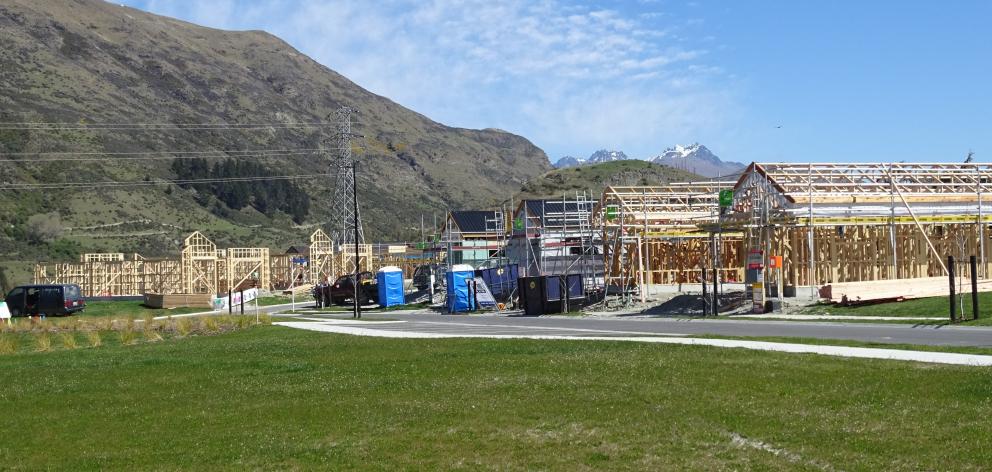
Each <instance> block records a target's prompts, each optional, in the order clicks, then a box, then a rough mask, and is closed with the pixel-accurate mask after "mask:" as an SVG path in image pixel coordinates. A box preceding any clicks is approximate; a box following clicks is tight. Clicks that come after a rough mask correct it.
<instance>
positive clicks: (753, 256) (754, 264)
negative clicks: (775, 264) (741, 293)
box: [747, 249, 765, 269]
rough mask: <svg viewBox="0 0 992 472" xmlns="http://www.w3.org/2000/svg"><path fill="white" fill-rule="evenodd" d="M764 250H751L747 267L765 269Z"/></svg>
mask: <svg viewBox="0 0 992 472" xmlns="http://www.w3.org/2000/svg"><path fill="white" fill-rule="evenodd" d="M764 254H765V252H764V251H761V250H757V249H753V250H751V252H748V253H747V268H748V269H764V268H765V263H764Z"/></svg>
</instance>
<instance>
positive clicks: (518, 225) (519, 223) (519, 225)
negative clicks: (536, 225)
mask: <svg viewBox="0 0 992 472" xmlns="http://www.w3.org/2000/svg"><path fill="white" fill-rule="evenodd" d="M513 229H515V230H521V231H523V229H524V219H523V218H515V219H514V220H513Z"/></svg>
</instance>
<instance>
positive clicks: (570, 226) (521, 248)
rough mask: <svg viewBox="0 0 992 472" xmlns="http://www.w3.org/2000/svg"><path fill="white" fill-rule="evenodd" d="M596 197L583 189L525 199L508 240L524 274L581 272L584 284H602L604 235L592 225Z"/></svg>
mask: <svg viewBox="0 0 992 472" xmlns="http://www.w3.org/2000/svg"><path fill="white" fill-rule="evenodd" d="M595 206H596V201H595V200H593V199H591V198H590V197H589V195H588V194H587V193H586V192H584V191H582V192H579V191H577V192H575V195H574V197H573V198H569V197H568V195H567V194H562V197H561V199H554V200H523V201H521V202H520V204H519V205H518V207H517V210H516V213H515V216H514V229H513V232H512V237H511V240H510V243H509V246H508V247H510V248H512V253H513V258H514V259H516V260H517V262H518V263H521V266H522V267H523V268H524V270H523V271H522V273H523V274H525V275H531V276H546V275H566V274H581V275H582V279H583V287H584V288H586V289H587V290H593V289H595V288H596V287H600V286H602V283H603V263H602V260H601V259H600V255H601V253H602V239H601V238H600V237H599V236H598V235H597V232H596V231H595V230H594V229H593V226H592V215H593V210H594V208H595Z"/></svg>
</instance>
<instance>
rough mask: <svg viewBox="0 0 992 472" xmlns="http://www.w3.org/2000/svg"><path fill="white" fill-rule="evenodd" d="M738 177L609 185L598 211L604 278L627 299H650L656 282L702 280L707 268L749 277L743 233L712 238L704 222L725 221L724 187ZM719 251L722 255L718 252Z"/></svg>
mask: <svg viewBox="0 0 992 472" xmlns="http://www.w3.org/2000/svg"><path fill="white" fill-rule="evenodd" d="M733 185H734V182H732V181H704V182H686V183H672V184H667V185H663V186H652V187H607V188H606V190H604V192H603V196H602V198H601V199H600V201H599V203H598V204H597V206H596V209H595V211H594V212H593V218H594V220H593V224H594V225H595V226H597V227H599V228H600V229H601V230H602V240H603V241H604V245H603V260H604V264H605V271H604V273H605V276H604V283H605V286H606V288H607V290H608V292H609V293H612V294H616V295H619V296H620V297H621V298H622V299H623V301H624V303H629V302H631V301H632V300H633V296H634V294H635V292H636V293H637V294H639V295H640V299H641V300H642V301H644V300H645V299H646V294H647V292H648V291H649V288H650V286H651V285H653V284H682V283H698V282H700V281H701V276H702V270H701V269H703V268H706V267H709V268H710V269H713V268H716V269H717V270H718V271H719V274H720V280H721V281H724V282H726V281H740V280H742V278H743V271H742V269H741V268H740V265H741V264H742V255H743V254H742V251H741V240H742V236H741V235H740V234H735V233H732V232H722V234H721V237H720V238H719V239H715V238H711V235H710V233H708V232H706V231H704V230H703V229H702V228H701V226H702V225H706V224H717V223H718V222H719V220H720V208H719V192H720V190H723V189H729V188H732V187H733ZM715 254H719V256H718V257H716V256H715Z"/></svg>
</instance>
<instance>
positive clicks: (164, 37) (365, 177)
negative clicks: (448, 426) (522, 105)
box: [0, 0, 551, 260]
mask: <svg viewBox="0 0 992 472" xmlns="http://www.w3.org/2000/svg"><path fill="white" fill-rule="evenodd" d="M0 31H3V35H2V38H3V39H2V40H0V45H2V47H0V122H2V123H6V124H7V125H0V161H10V160H14V161H17V162H16V163H10V162H7V163H2V162H0V187H2V186H3V185H9V184H45V183H47V184H56V186H63V183H64V182H89V183H93V182H110V181H119V182H138V183H142V182H144V183H147V184H149V185H145V186H128V187H111V186H109V185H106V184H92V185H90V184H87V187H85V188H63V189H54V190H45V191H39V190H10V189H9V188H7V189H0V190H2V191H0V225H2V227H3V232H2V233H0V254H4V255H5V256H6V257H7V258H9V259H19V260H29V259H34V258H54V257H72V256H73V254H75V253H78V252H80V251H83V252H98V251H114V252H118V251H120V252H131V251H136V252H140V253H142V254H144V255H153V256H154V255H161V254H170V255H175V254H176V252H177V245H178V244H179V242H181V240H182V237H184V236H185V235H187V234H188V233H190V232H192V231H193V230H201V231H203V232H204V234H206V235H207V236H208V237H210V238H212V239H213V240H214V242H216V243H217V244H218V245H219V246H221V247H224V246H269V247H272V248H279V247H285V246H288V245H289V244H291V243H294V244H295V243H298V242H299V241H304V240H305V239H306V237H307V236H308V235H309V234H310V232H312V231H313V229H314V228H315V227H318V226H323V227H325V228H326V223H327V221H328V219H329V215H330V214H331V208H330V200H331V196H332V195H333V193H334V190H333V185H334V182H333V179H332V178H330V177H326V176H321V177H318V178H308V179H293V180H286V181H285V182H283V183H280V182H271V181H269V182H248V183H243V182H242V183H238V184H233V183H216V184H190V185H178V186H177V185H169V184H168V183H167V182H166V181H168V180H176V179H178V178H180V177H189V176H193V178H204V177H222V178H226V177H246V176H258V175H269V176H297V175H313V174H327V173H328V171H329V169H330V168H331V166H332V165H333V162H334V160H333V159H332V157H333V155H334V153H335V150H334V149H333V147H334V144H333V140H332V137H333V135H334V133H335V123H333V119H334V113H335V111H336V110H338V109H339V108H340V107H342V106H348V107H352V108H354V109H355V110H357V115H356V118H355V122H354V125H353V130H352V131H353V132H354V133H357V134H361V135H362V136H363V138H360V139H359V138H356V139H355V140H354V141H353V142H352V147H353V148H354V149H355V150H356V151H359V152H358V153H357V154H356V155H358V156H359V160H360V163H361V165H360V166H359V174H358V188H359V192H358V195H359V199H360V204H361V212H362V217H363V221H364V224H365V235H366V237H367V238H368V239H369V240H370V241H373V242H374V241H381V240H393V239H401V238H404V237H412V236H413V235H414V234H419V224H420V215H421V213H427V214H428V215H430V214H431V212H432V211H437V212H442V211H443V210H444V209H445V208H471V207H473V206H481V205H483V204H484V203H486V202H491V201H493V199H497V198H501V196H502V195H506V194H509V193H511V192H514V191H516V190H518V189H519V188H520V186H521V185H522V184H523V183H524V182H525V181H526V180H527V179H528V178H530V177H531V176H534V175H541V174H543V173H544V172H546V171H548V170H549V169H551V165H550V163H549V161H548V158H547V156H546V155H545V154H544V152H543V151H542V150H541V149H539V148H537V147H536V146H534V145H533V144H532V143H531V142H529V141H528V140H527V139H524V138H522V137H520V136H516V135H513V134H510V133H507V132H504V131H500V130H496V129H484V130H474V129H461V128H453V127H449V126H445V125H443V124H440V123H437V122H435V121H432V120H431V119H429V118H428V117H426V116H424V115H421V114H419V113H416V112H414V111H412V110H409V109H407V108H404V107H403V106H401V105H399V104H397V103H394V102H393V101H391V100H389V99H388V98H385V97H381V96H378V95H375V94H373V93H371V92H369V91H367V90H365V89H363V88H361V87H360V86H358V85H356V84H355V83H353V82H351V81H350V80H348V79H347V78H345V77H344V76H342V75H340V74H338V73H337V72H334V71H333V70H330V69H329V68H327V67H325V66H323V65H321V64H318V63H317V62H315V61H314V60H312V59H310V58H309V57H307V56H305V55H304V54H302V53H300V52H299V51H297V50H295V49H293V48H292V47H291V46H289V45H288V44H286V43H285V42H283V41H282V40H280V39H279V38H276V37H274V36H272V35H270V34H268V33H265V32H262V31H237V32H235V31H222V30H216V29H210V28H205V27H201V26H197V25H194V24H190V23H186V22H182V21H178V20H175V19H171V18H167V17H162V16H157V15H152V14H149V13H146V12H143V11H140V10H136V9H133V8H128V7H123V6H118V5H116V4H112V3H109V2H104V1H101V0H72V1H65V0H5V1H4V2H2V3H0ZM11 123H35V125H11ZM38 123H70V124H72V125H71V126H66V125H61V126H56V127H55V128H56V129H52V126H50V125H40V124H38ZM108 124H114V125H112V126H111V125H108ZM145 124H165V125H166V126H159V125H156V126H148V125H145ZM40 128H45V129H40ZM327 148H332V149H330V150H328V151H322V152H314V151H312V150H314V149H327ZM260 150H266V151H268V152H259V151H260ZM273 150H283V151H282V152H273ZM51 152H65V153H67V154H59V155H53V154H46V153H51ZM205 152H212V154H204V153H205ZM119 153H145V154H129V155H128V154H119ZM136 156H137V157H138V158H135V157H136ZM66 157H69V158H82V157H85V158H88V159H90V160H87V161H76V162H65V161H64V160H63V161H52V160H51V159H52V158H62V159H64V158H66ZM176 157H181V158H182V159H175V158H176ZM192 157H196V158H197V159H190V158H192ZM201 158H202V159H201ZM42 160H45V162H38V161H42ZM32 161H34V162H32ZM176 163H179V164H176ZM155 183H164V184H163V185H151V184H155ZM304 194H305V197H306V198H304ZM304 206H306V207H307V208H305V209H304V208H303V207H304ZM304 210H305V211H304ZM39 214H41V215H45V216H44V217H43V219H44V220H45V223H46V225H47V226H46V227H51V228H52V229H53V230H52V231H49V232H46V233H45V234H44V235H28V234H27V233H29V232H32V231H33V230H32V228H33V227H34V226H32V225H29V224H28V219H29V218H31V217H34V216H35V215H39ZM35 226H36V225H35ZM415 227H416V229H415Z"/></svg>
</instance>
